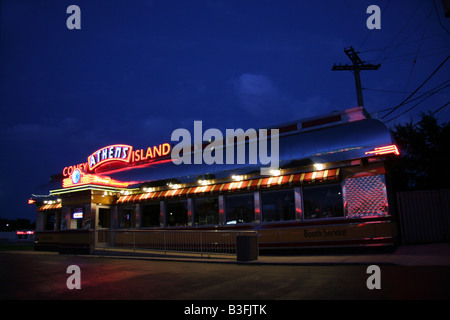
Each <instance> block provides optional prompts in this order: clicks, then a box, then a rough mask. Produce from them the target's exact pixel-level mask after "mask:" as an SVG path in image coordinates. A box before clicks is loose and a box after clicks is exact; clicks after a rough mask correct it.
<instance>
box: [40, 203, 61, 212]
mask: <svg viewBox="0 0 450 320" xmlns="http://www.w3.org/2000/svg"><path fill="white" fill-rule="evenodd" d="M55 209H61V203H55V204H44V205H43V206H42V207H40V208H39V209H38V211H48V210H55Z"/></svg>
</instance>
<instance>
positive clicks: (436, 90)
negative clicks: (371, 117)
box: [378, 79, 450, 112]
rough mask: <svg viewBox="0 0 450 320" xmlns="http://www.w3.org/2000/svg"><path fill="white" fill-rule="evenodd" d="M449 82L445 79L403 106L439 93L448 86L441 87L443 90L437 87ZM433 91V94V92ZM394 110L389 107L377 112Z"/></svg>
mask: <svg viewBox="0 0 450 320" xmlns="http://www.w3.org/2000/svg"><path fill="white" fill-rule="evenodd" d="M449 81H450V79H447V80H446V81H444V82H442V83H440V84H438V85H437V86H436V87H434V88H432V89H430V90H428V91H425V92H420V93H422V94H421V95H420V96H417V97H415V98H413V99H411V100H409V101H407V102H405V103H404V105H405V104H408V103H411V102H413V101H416V100H417V99H420V98H422V97H423V96H425V95H427V94H430V93H433V94H435V93H439V92H440V91H442V90H443V89H444V88H446V87H448V85H447V86H445V87H443V88H439V87H441V86H443V85H445V84H446V83H447V82H449ZM433 91H434V92H433ZM416 93H419V92H416ZM394 108H395V107H390V108H387V109H384V110H380V111H378V112H385V111H389V110H392V109H394Z"/></svg>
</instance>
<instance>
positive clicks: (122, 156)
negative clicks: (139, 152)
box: [88, 144, 133, 170]
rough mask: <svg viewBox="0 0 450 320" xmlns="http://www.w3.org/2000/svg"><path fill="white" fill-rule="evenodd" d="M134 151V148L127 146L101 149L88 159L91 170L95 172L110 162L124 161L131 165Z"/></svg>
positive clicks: (119, 145) (121, 145)
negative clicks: (97, 168) (95, 169)
mask: <svg viewBox="0 0 450 320" xmlns="http://www.w3.org/2000/svg"><path fill="white" fill-rule="evenodd" d="M132 150H133V147H132V146H128V145H125V144H116V145H112V146H107V147H104V148H101V149H99V150H97V151H95V152H94V153H93V154H91V155H90V156H89V157H88V166H89V170H93V169H94V168H96V167H98V166H100V165H102V164H103V163H105V162H109V161H123V162H125V163H129V162H130V156H131V152H132Z"/></svg>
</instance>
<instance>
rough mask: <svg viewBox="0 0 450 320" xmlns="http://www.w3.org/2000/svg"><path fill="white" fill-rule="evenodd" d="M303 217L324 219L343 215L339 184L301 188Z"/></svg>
mask: <svg viewBox="0 0 450 320" xmlns="http://www.w3.org/2000/svg"><path fill="white" fill-rule="evenodd" d="M303 206H304V210H305V219H324V218H334V217H343V216H344V206H343V202H342V189H341V185H340V184H332V185H323V186H315V187H305V188H303Z"/></svg>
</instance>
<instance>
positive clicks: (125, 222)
mask: <svg viewBox="0 0 450 320" xmlns="http://www.w3.org/2000/svg"><path fill="white" fill-rule="evenodd" d="M134 218H135V213H134V208H123V209H122V210H121V212H120V215H119V228H133V227H134V226H135V222H134V221H135V220H134Z"/></svg>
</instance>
